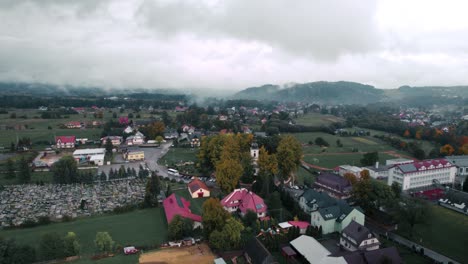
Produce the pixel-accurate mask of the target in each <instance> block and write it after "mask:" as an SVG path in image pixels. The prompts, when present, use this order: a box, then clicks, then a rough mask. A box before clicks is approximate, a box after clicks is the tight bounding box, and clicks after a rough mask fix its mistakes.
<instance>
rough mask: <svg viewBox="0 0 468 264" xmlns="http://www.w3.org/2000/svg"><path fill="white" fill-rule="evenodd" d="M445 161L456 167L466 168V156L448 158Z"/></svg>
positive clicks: (467, 164) (467, 157) (467, 163)
mask: <svg viewBox="0 0 468 264" xmlns="http://www.w3.org/2000/svg"><path fill="white" fill-rule="evenodd" d="M445 159H446V160H448V161H449V162H450V163H452V164H453V165H455V166H457V167H468V155H464V156H448V157H445Z"/></svg>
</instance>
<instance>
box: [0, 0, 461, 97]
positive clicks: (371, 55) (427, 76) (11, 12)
mask: <svg viewBox="0 0 468 264" xmlns="http://www.w3.org/2000/svg"><path fill="white" fill-rule="evenodd" d="M467 10H468V1H466V0H459V1H451V0H445V1H442V0H439V1H432V0H411V1H407V0H406V1H405V0H375V1H374V0H359V1H350V0H294V1H291V0H255V1H253V0H231V1H229V0H226V1H218V0H183V1H182V0H181V1H176V0H173V1H169V0H164V1H163V0H160V1H156V0H101V1H98V0H35V1H33V0H30V1H24V0H0V81H21V82H41V83H51V84H59V85H61V84H70V85H89V86H103V87H118V88H124V87H141V88H184V89H198V88H210V89H220V90H221V89H223V90H226V91H235V90H241V89H243V88H246V87H250V86H258V85H262V84H266V83H273V84H285V83H290V82H310V81H320V80H326V81H339V80H347V81H356V82H362V83H367V84H371V85H375V86H376V87H378V88H396V87H398V86H401V85H405V84H407V85H414V86H416V85H459V84H465V85H466V84H468V82H467V77H468V75H467V73H468V44H467V43H468V17H467V16H466V11H467Z"/></svg>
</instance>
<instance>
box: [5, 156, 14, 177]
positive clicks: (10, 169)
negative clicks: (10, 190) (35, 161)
mask: <svg viewBox="0 0 468 264" xmlns="http://www.w3.org/2000/svg"><path fill="white" fill-rule="evenodd" d="M6 167H7V175H6V178H7V179H13V178H15V177H16V172H15V163H14V162H13V160H12V159H7V163H6Z"/></svg>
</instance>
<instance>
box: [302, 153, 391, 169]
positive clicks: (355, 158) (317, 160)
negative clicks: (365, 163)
mask: <svg viewBox="0 0 468 264" xmlns="http://www.w3.org/2000/svg"><path fill="white" fill-rule="evenodd" d="M362 156H363V153H350V154H330V155H329V154H326V153H324V154H318V155H305V156H304V161H305V162H307V163H310V164H312V165H317V166H320V167H325V168H329V169H333V168H334V167H336V166H339V165H346V164H347V165H354V166H359V167H360V166H361V159H362ZM394 158H395V157H393V156H390V155H388V154H385V153H379V163H380V164H385V161H386V160H388V159H394Z"/></svg>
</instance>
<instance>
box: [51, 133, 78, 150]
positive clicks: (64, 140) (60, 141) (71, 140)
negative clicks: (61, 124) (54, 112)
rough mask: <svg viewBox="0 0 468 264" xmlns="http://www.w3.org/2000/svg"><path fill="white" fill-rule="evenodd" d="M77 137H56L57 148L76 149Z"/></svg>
mask: <svg viewBox="0 0 468 264" xmlns="http://www.w3.org/2000/svg"><path fill="white" fill-rule="evenodd" d="M75 141H76V137H75V136H57V137H55V145H56V147H57V148H74V147H75Z"/></svg>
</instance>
